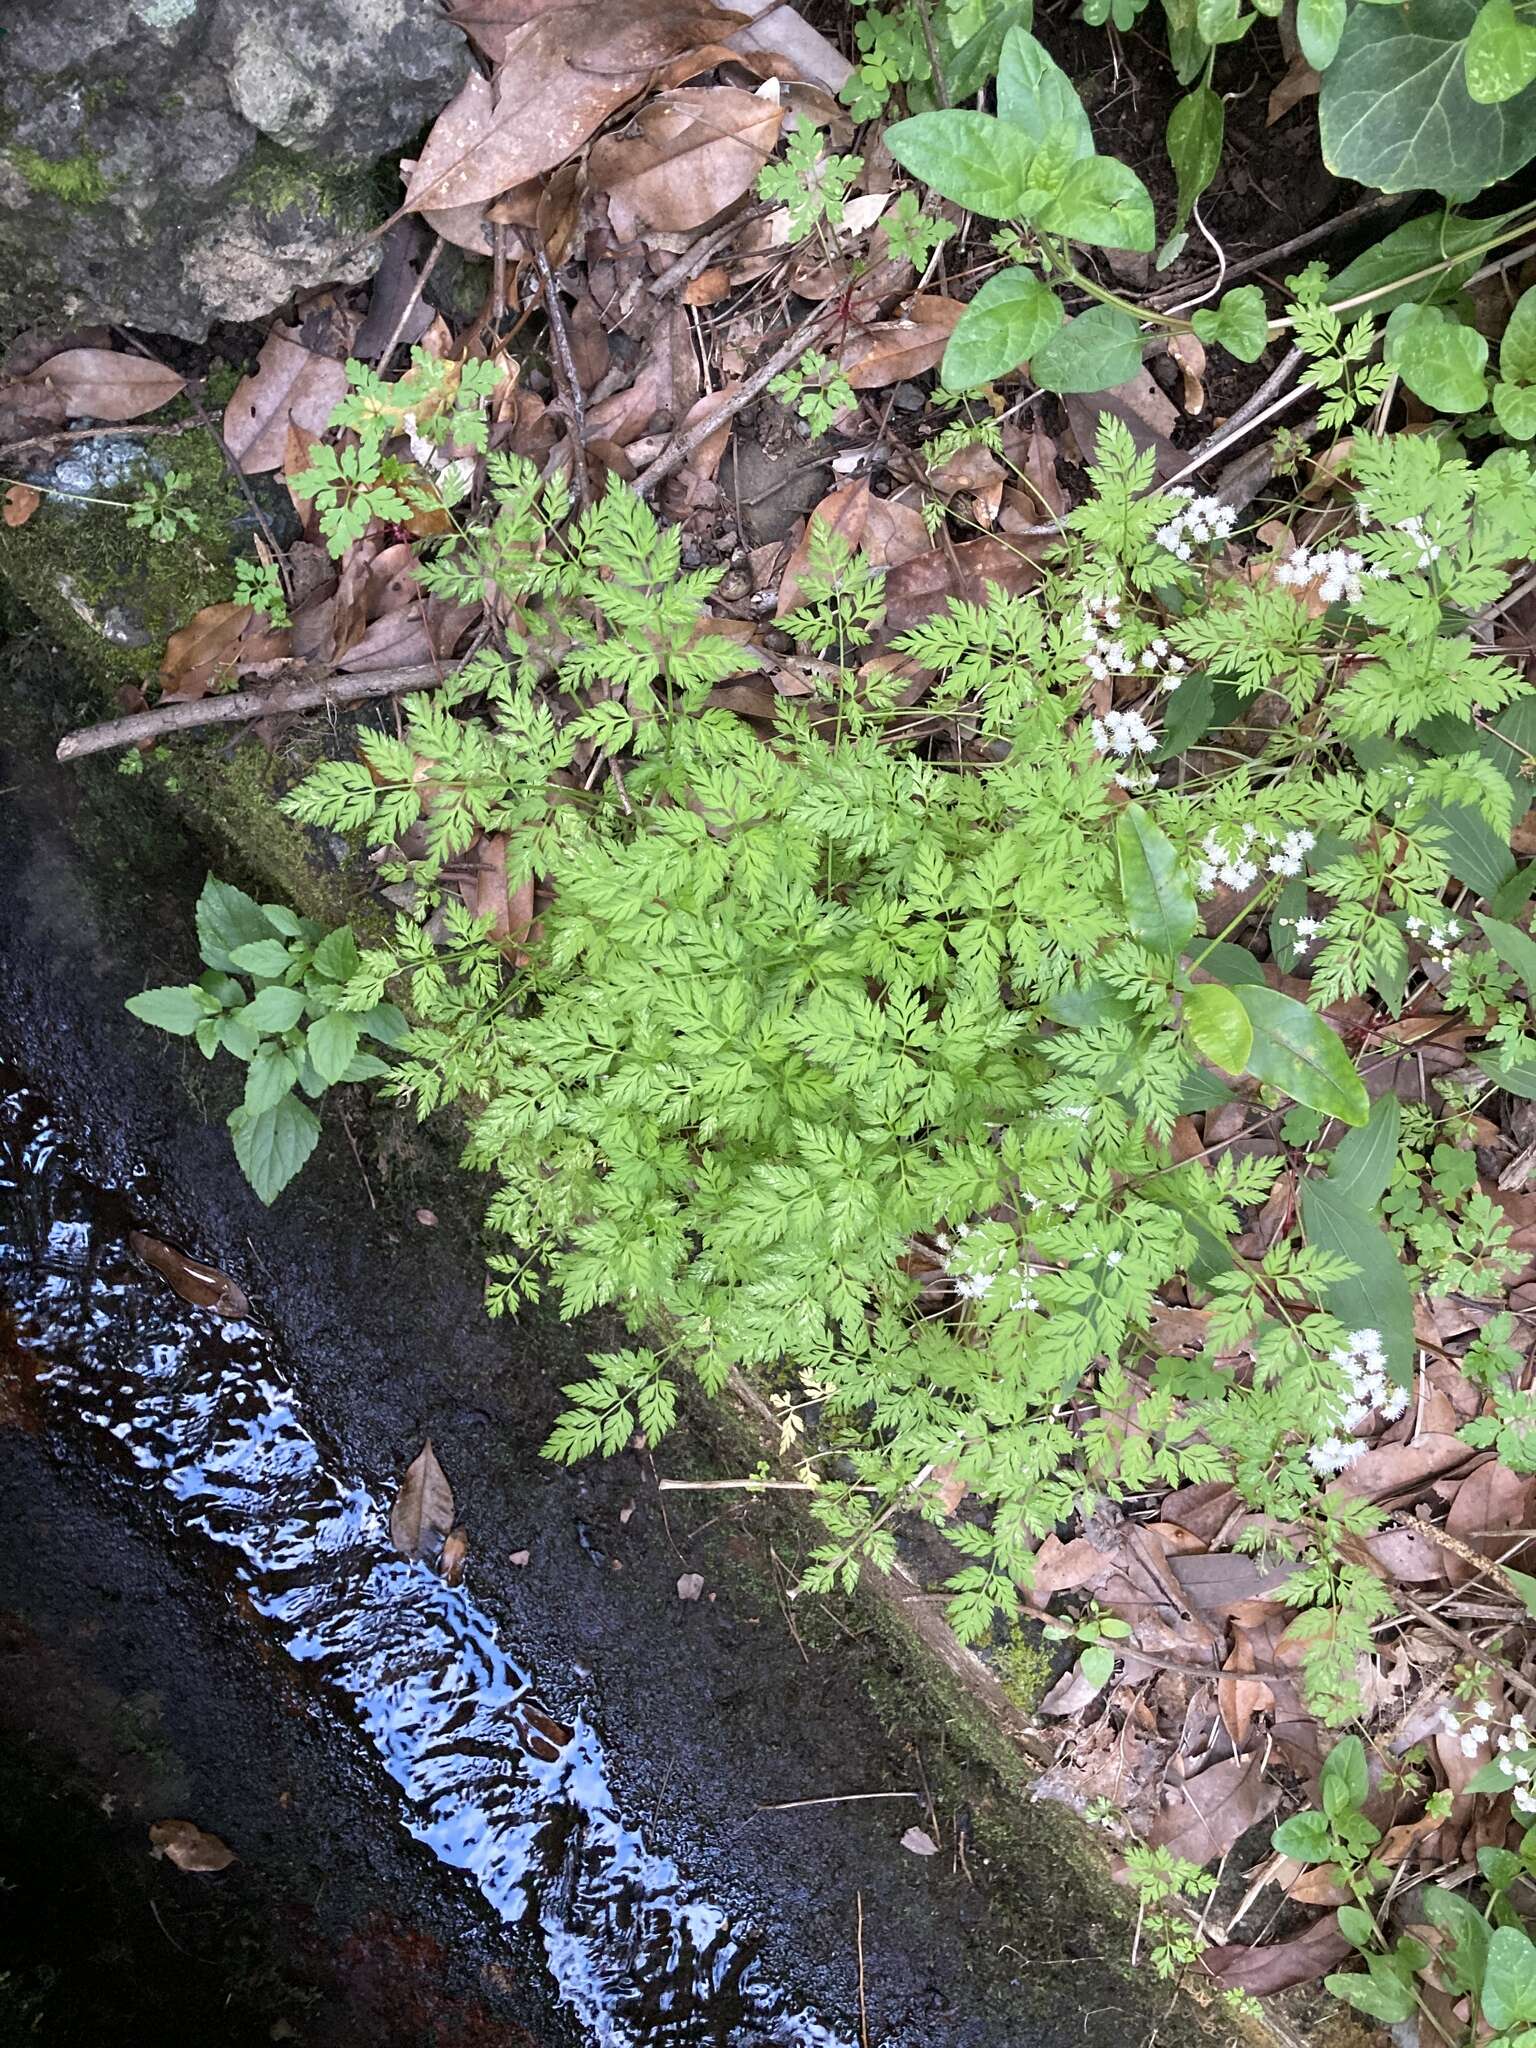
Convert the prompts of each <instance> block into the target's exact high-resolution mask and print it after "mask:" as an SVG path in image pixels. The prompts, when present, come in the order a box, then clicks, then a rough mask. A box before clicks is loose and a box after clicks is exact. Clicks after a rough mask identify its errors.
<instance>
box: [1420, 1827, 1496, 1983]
mask: <svg viewBox="0 0 1536 2048" xmlns="http://www.w3.org/2000/svg"><path fill="white" fill-rule="evenodd" d="M1479 1862H1481V1857H1479ZM1515 1873H1516V1875H1517V1876H1518V1875H1519V1874H1520V1866H1519V1864H1518V1863H1516V1864H1515ZM1483 1875H1484V1876H1485V1877H1486V1876H1487V1872H1486V1871H1484V1873H1483ZM1419 1909H1420V1911H1421V1912H1422V1913H1423V1915H1424V1918H1425V1919H1426V1920H1427V1921H1428V1922H1429V1924H1430V1926H1431V1927H1438V1928H1439V1929H1440V1932H1441V1933H1442V1934H1444V1935H1445V1936H1446V1938H1447V1941H1448V1943H1449V1946H1448V1947H1442V1948H1441V1951H1440V1967H1441V1969H1442V1970H1444V1969H1447V1968H1448V1969H1449V1972H1450V1977H1451V1988H1452V1990H1454V1991H1480V1990H1481V1988H1482V1983H1483V1977H1484V1975H1485V1973H1486V1971H1487V1968H1488V1939H1489V1932H1490V1930H1489V1926H1488V1922H1487V1921H1486V1920H1485V1919H1484V1918H1483V1916H1482V1914H1481V1913H1479V1912H1478V1910H1477V1908H1476V1906H1474V1905H1473V1903H1472V1901H1471V1900H1470V1899H1469V1898H1466V1897H1465V1896H1464V1895H1463V1894H1462V1893H1461V1892H1453V1891H1448V1890H1447V1889H1446V1888H1445V1886H1444V1885H1439V1884H1427V1885H1425V1886H1424V1887H1423V1889H1422V1890H1421V1891H1420V1893H1419Z"/></svg>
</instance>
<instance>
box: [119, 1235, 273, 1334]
mask: <svg viewBox="0 0 1536 2048" xmlns="http://www.w3.org/2000/svg"><path fill="white" fill-rule="evenodd" d="M128 1244H129V1247H130V1249H131V1250H133V1251H135V1252H137V1253H138V1255H139V1257H140V1258H141V1259H142V1260H143V1261H144V1263H145V1265H146V1266H153V1267H154V1269H155V1271H156V1272H157V1273H158V1274H159V1275H160V1277H161V1278H162V1279H163V1280H165V1281H167V1282H168V1283H169V1285H170V1287H171V1289H172V1291H173V1292H174V1293H176V1294H179V1295H180V1296H181V1298H182V1300H183V1301H189V1302H191V1304H192V1306H193V1307H194V1308H206V1309H208V1310H210V1311H211V1312H212V1313H213V1314H214V1315H216V1316H243V1315H246V1314H248V1313H249V1310H250V1306H251V1304H250V1301H249V1300H248V1298H247V1296H246V1293H245V1289H244V1288H243V1287H241V1286H240V1285H239V1284H238V1283H237V1282H236V1281H234V1280H231V1279H230V1277H229V1275H228V1274H227V1273H221V1272H220V1271H219V1269H218V1267H217V1266H206V1265H204V1263H203V1261H202V1260H201V1259H194V1258H189V1257H188V1255H187V1254H186V1253H185V1252H179V1251H177V1249H176V1247H175V1245H173V1244H166V1243H165V1242H164V1241H163V1239H161V1238H158V1237H151V1236H150V1234H149V1232H148V1231H147V1230H130V1231H129V1233H128Z"/></svg>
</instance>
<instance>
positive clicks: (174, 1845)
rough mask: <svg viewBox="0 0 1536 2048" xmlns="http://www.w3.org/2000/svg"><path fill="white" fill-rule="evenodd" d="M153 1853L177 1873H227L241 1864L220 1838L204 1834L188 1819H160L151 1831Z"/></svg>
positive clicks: (151, 1850)
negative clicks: (183, 1871)
mask: <svg viewBox="0 0 1536 2048" xmlns="http://www.w3.org/2000/svg"><path fill="white" fill-rule="evenodd" d="M149 1840H150V1853H151V1854H152V1855H154V1856H163V1857H164V1858H165V1859H166V1861H167V1862H168V1863H174V1864H175V1866H176V1868H177V1869H178V1870H195V1871H199V1872H208V1871H213V1870H228V1868H229V1866H230V1864H231V1863H238V1862H239V1860H240V1859H239V1857H238V1856H237V1855H236V1854H235V1852H234V1850H233V1849H231V1848H230V1847H228V1845H227V1844H226V1843H224V1842H221V1841H220V1840H219V1838H218V1836H217V1835H210V1834H205V1833H204V1831H203V1830H202V1829H201V1828H200V1827H194V1826H193V1824H192V1822H191V1821H189V1820H157V1821H154V1822H153V1823H152V1824H151V1826H150V1830H149Z"/></svg>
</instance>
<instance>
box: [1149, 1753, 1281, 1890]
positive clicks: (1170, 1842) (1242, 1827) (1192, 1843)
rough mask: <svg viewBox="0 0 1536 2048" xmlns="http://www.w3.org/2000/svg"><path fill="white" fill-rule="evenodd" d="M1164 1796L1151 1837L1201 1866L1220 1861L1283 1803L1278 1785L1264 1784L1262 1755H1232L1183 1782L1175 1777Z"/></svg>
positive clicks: (1171, 1779) (1165, 1789)
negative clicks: (1256, 1822)
mask: <svg viewBox="0 0 1536 2048" xmlns="http://www.w3.org/2000/svg"><path fill="white" fill-rule="evenodd" d="M1163 1796H1164V1806H1163V1810H1162V1812H1161V1813H1159V1814H1158V1815H1157V1817H1156V1819H1155V1820H1154V1821H1153V1822H1152V1824H1151V1826H1150V1828H1149V1829H1148V1830H1147V1840H1148V1841H1149V1842H1150V1843H1151V1844H1152V1846H1153V1847H1154V1848H1167V1849H1171V1850H1172V1851H1173V1853H1174V1855H1175V1856H1185V1857H1187V1858H1188V1859H1189V1861H1190V1862H1191V1863H1196V1864H1200V1865H1201V1866H1204V1865H1205V1864H1207V1863H1215V1862H1217V1861H1219V1859H1220V1858H1221V1857H1223V1856H1225V1855H1226V1853H1227V1851H1228V1850H1229V1849H1230V1848H1231V1847H1232V1846H1233V1844H1234V1843H1235V1842H1236V1841H1237V1840H1238V1839H1239V1838H1240V1837H1241V1836H1243V1835H1245V1834H1246V1833H1247V1832H1248V1830H1249V1828H1251V1827H1252V1826H1253V1824H1254V1823H1255V1821H1260V1820H1262V1819H1263V1818H1264V1816H1265V1815H1266V1814H1267V1813H1273V1811H1274V1809H1275V1807H1276V1806H1277V1805H1278V1804H1279V1803H1280V1793H1279V1789H1278V1787H1276V1786H1274V1785H1267V1784H1266V1783H1265V1782H1264V1773H1263V1771H1262V1769H1261V1768H1260V1762H1259V1758H1258V1756H1257V1755H1254V1756H1234V1757H1228V1758H1227V1759H1226V1760H1225V1761H1224V1762H1222V1763H1219V1764H1212V1765H1211V1767H1210V1769H1209V1770H1205V1771H1202V1772H1201V1773H1200V1774H1199V1776H1198V1777H1195V1778H1186V1779H1185V1780H1184V1781H1183V1782H1182V1783H1180V1781H1179V1780H1177V1779H1174V1778H1170V1779H1168V1780H1167V1782H1166V1783H1165V1786H1164V1793H1163Z"/></svg>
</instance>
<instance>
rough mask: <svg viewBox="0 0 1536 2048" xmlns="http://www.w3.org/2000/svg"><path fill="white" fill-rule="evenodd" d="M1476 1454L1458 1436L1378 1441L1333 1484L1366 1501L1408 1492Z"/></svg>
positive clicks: (1430, 1435)
mask: <svg viewBox="0 0 1536 2048" xmlns="http://www.w3.org/2000/svg"><path fill="white" fill-rule="evenodd" d="M1475 1455H1476V1453H1475V1452H1473V1451H1472V1450H1470V1449H1469V1448H1468V1447H1467V1445H1466V1444H1464V1443H1462V1441H1461V1440H1460V1438H1459V1437H1454V1436H1441V1435H1434V1434H1426V1435H1424V1436H1421V1437H1416V1438H1415V1439H1414V1441H1413V1442H1412V1443H1411V1444H1377V1445H1375V1446H1374V1448H1372V1449H1371V1450H1369V1451H1367V1452H1366V1453H1365V1455H1364V1456H1363V1457H1360V1458H1356V1460H1355V1462H1354V1463H1353V1465H1351V1466H1350V1467H1349V1469H1348V1470H1347V1471H1346V1472H1345V1473H1343V1474H1342V1475H1341V1477H1340V1478H1338V1479H1336V1480H1335V1481H1334V1482H1333V1483H1334V1486H1335V1487H1337V1488H1340V1489H1342V1490H1343V1491H1345V1492H1348V1493H1358V1494H1360V1495H1361V1496H1362V1497H1363V1498H1364V1499H1366V1500H1378V1501H1379V1500H1384V1499H1386V1498H1387V1496H1388V1495H1390V1494H1395V1493H1403V1494H1407V1493H1411V1492H1413V1491H1415V1490H1417V1489H1418V1488H1420V1487H1422V1486H1424V1485H1426V1484H1427V1483H1428V1481H1430V1480H1431V1479H1435V1478H1438V1477H1439V1475H1440V1474H1441V1473H1442V1472H1452V1471H1454V1470H1455V1469H1456V1467H1457V1466H1458V1465H1465V1464H1468V1463H1470V1461H1471V1460H1472V1458H1473V1457H1474V1456H1475Z"/></svg>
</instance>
